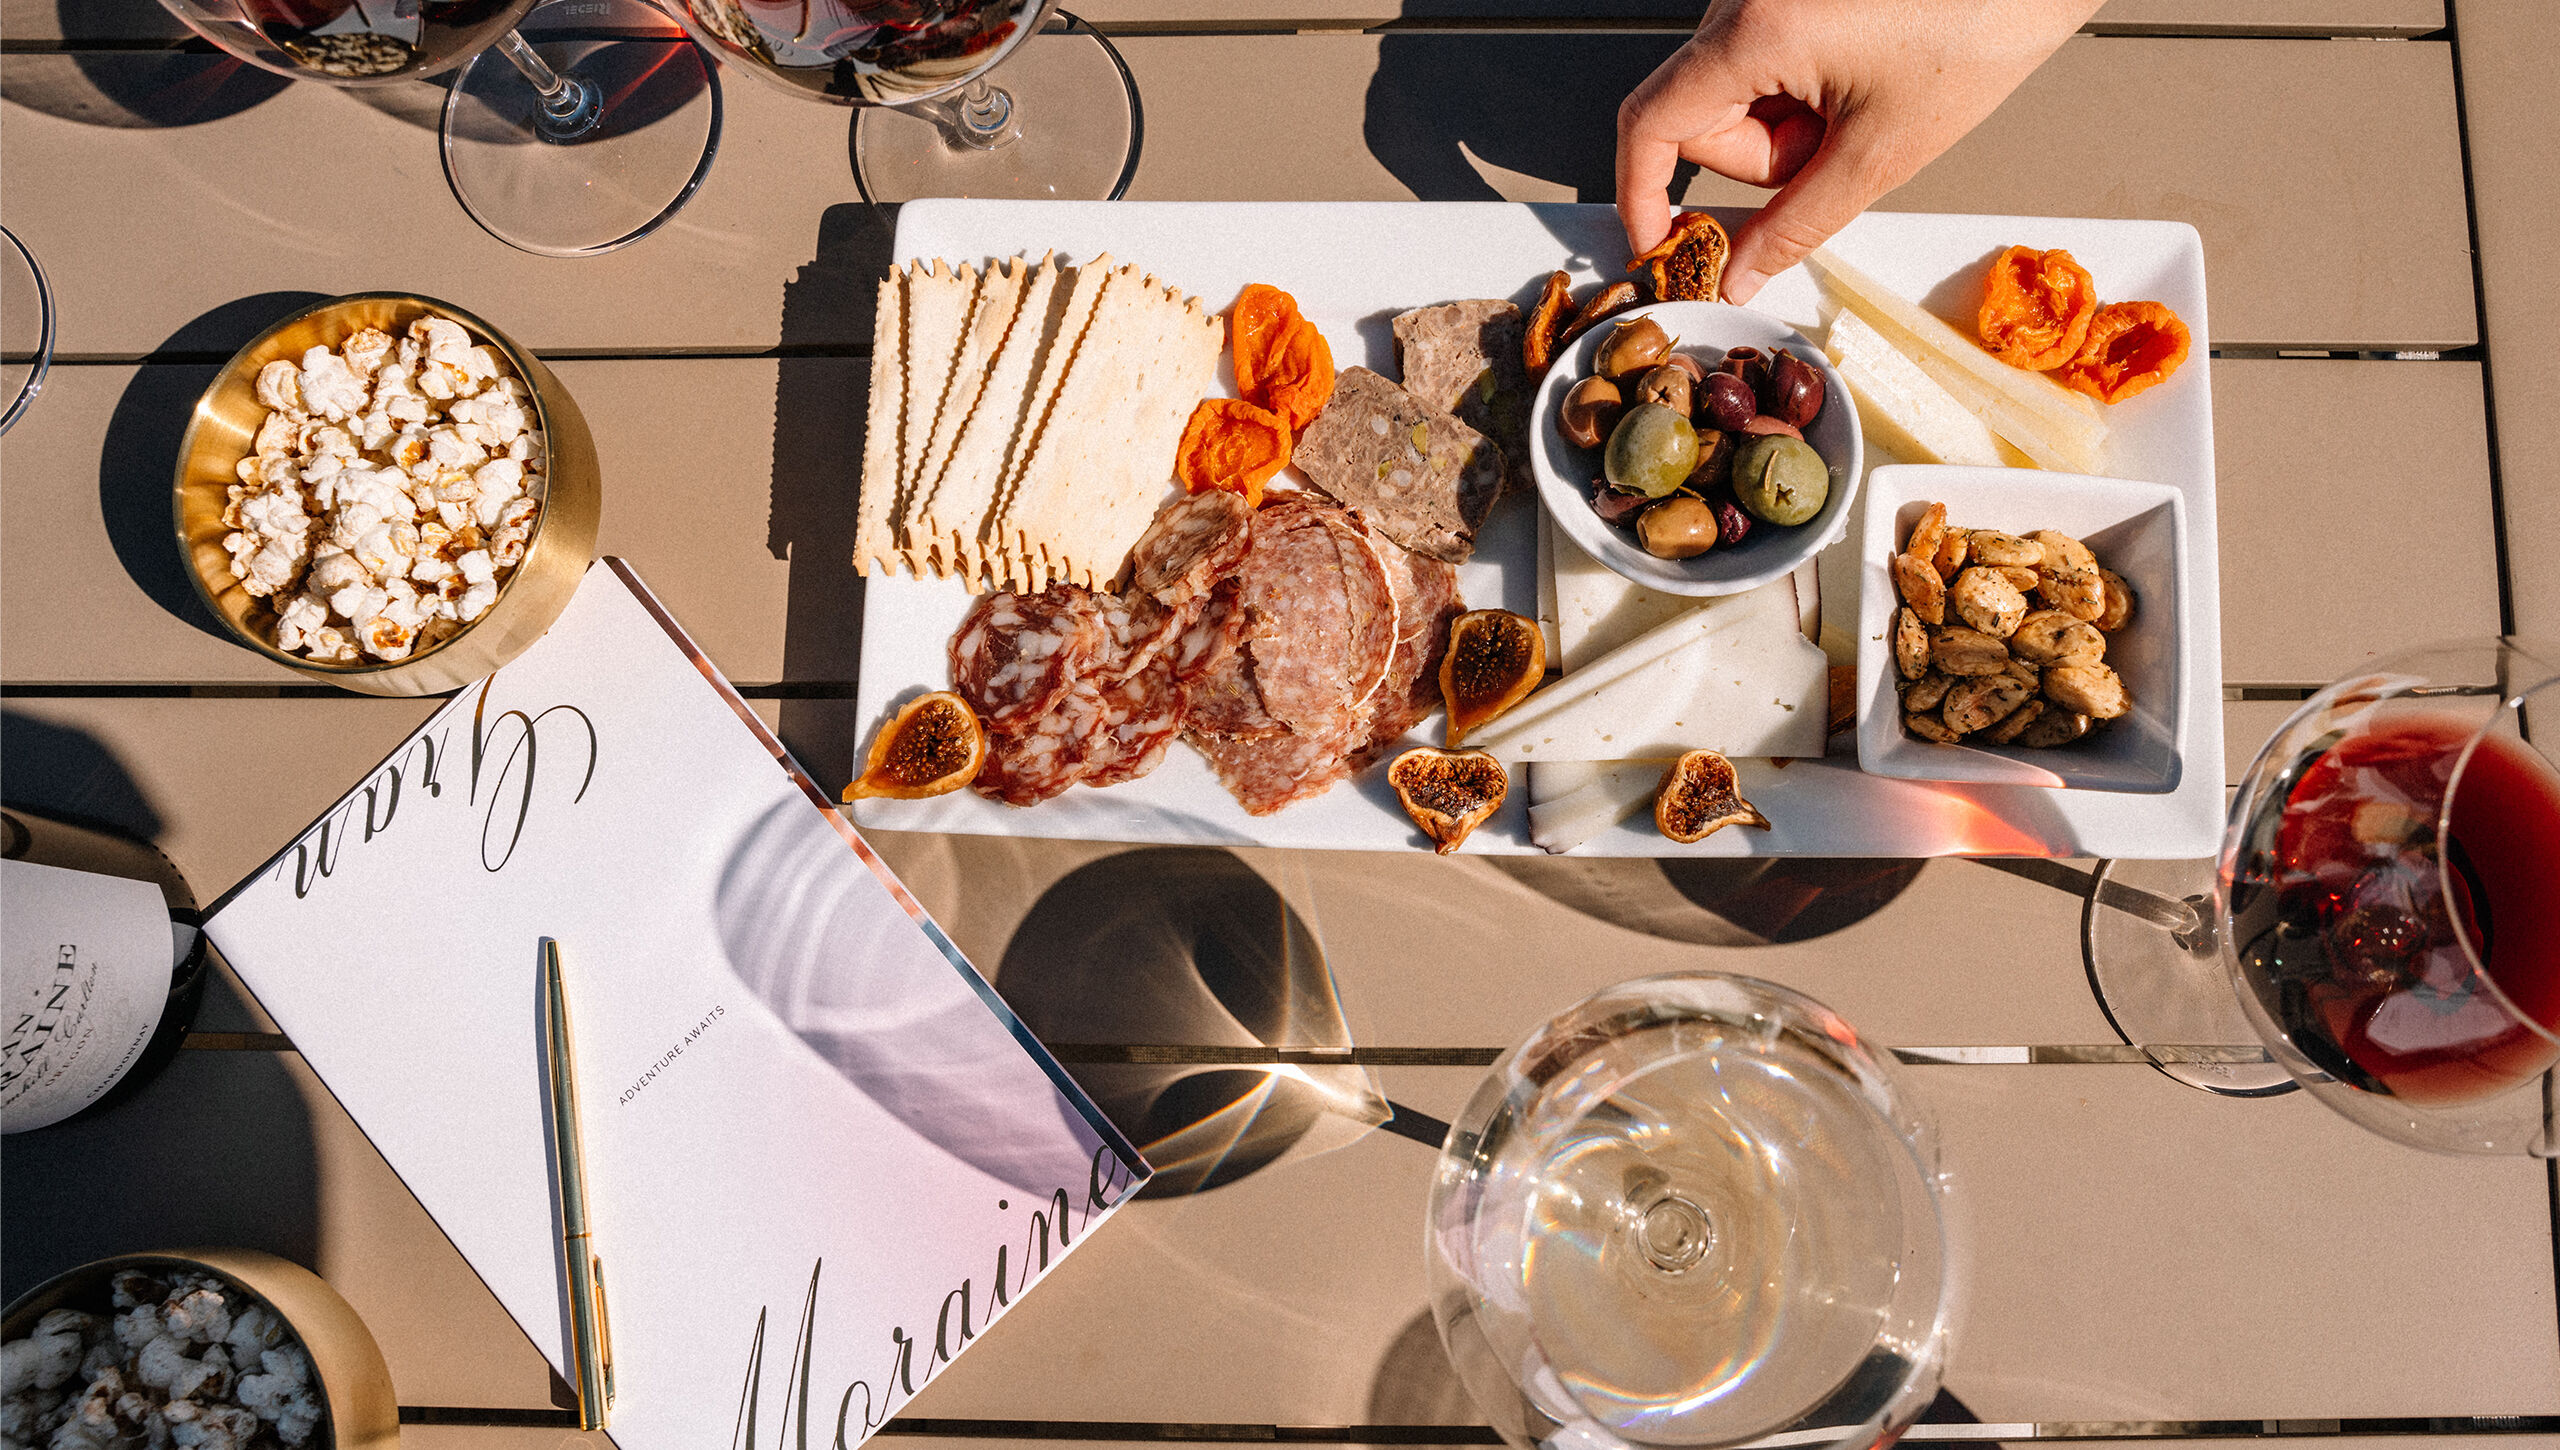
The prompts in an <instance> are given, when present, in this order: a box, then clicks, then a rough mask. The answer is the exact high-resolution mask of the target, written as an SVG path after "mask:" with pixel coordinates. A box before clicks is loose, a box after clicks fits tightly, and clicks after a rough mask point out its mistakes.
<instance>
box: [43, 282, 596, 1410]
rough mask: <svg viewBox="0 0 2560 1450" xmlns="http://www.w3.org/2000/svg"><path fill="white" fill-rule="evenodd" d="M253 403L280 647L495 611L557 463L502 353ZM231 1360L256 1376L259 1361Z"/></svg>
mask: <svg viewBox="0 0 2560 1450" xmlns="http://www.w3.org/2000/svg"><path fill="white" fill-rule="evenodd" d="M256 391H257V396H258V400H259V401H260V402H261V403H263V404H265V405H266V407H267V408H268V409H269V412H268V415H267V417H266V418H265V419H264V420H263V421H262V422H261V423H260V425H259V427H258V431H257V434H256V438H255V447H254V449H253V450H252V452H251V453H250V454H249V456H248V457H245V458H243V459H241V460H240V462H239V464H238V466H237V467H236V468H235V470H234V472H235V474H236V475H237V477H238V478H239V480H240V481H239V482H238V483H237V484H235V485H233V486H231V487H230V488H229V489H228V490H227V491H226V494H225V502H224V507H223V514H222V520H223V525H224V527H225V528H227V529H229V530H231V531H232V532H230V533H229V534H227V535H226V536H225V537H224V539H223V547H224V549H225V551H226V552H227V553H229V555H230V556H231V572H232V574H233V576H234V577H235V578H237V579H239V580H240V582H241V586H242V587H243V588H244V589H246V590H248V591H249V592H250V593H251V594H254V595H259V596H262V597H265V598H268V599H270V600H271V601H272V602H273V607H274V610H275V625H274V635H273V638H274V641H275V644H276V647H277V648H278V649H281V650H283V651H285V652H287V653H289V654H298V655H301V656H302V657H304V658H306V659H310V660H313V661H315V662H321V663H355V662H357V661H359V660H364V659H374V660H385V661H388V660H397V659H405V658H408V657H409V656H410V655H412V654H414V653H416V652H417V651H418V650H420V649H425V648H429V647H432V646H433V645H435V644H437V643H440V642H441V641H443V640H446V639H450V638H452V637H453V636H454V635H455V634H456V633H459V632H460V630H461V628H462V626H463V625H464V624H465V623H468V622H470V621H472V620H475V619H478V618H479V617H480V616H481V615H483V614H486V613H487V612H488V611H489V608H490V606H492V605H493V604H495V603H496V602H497V597H498V591H499V589H500V588H501V587H503V586H504V584H505V582H506V576H507V574H508V573H509V572H510V571H511V570H513V569H514V568H515V567H516V566H517V565H519V564H521V563H522V562H523V561H524V555H525V550H526V548H527V547H528V546H529V545H530V543H531V541H532V537H533V530H534V527H535V524H536V521H537V520H538V519H539V517H540V514H541V508H542V504H541V498H540V494H541V491H542V489H543V486H544V482H545V479H544V466H545V463H546V462H547V455H546V453H545V449H544V439H543V436H542V432H541V430H540V429H538V428H536V427H535V426H534V411H533V402H532V398H533V394H532V392H531V390H529V389H528V388H527V387H526V386H525V384H524V381H523V380H522V379H521V378H517V377H515V376H513V375H511V374H510V373H508V371H507V369H506V362H505V359H504V358H503V357H501V356H500V355H499V353H498V352H497V350H496V349H494V348H492V347H489V346H486V345H482V344H475V343H473V341H472V340H471V334H470V333H469V332H468V331H466V330H465V329H464V328H463V327H462V326H461V325H460V324H459V323H456V322H453V321H451V320H450V319H447V318H442V317H423V318H420V319H418V320H417V321H416V322H414V323H411V324H410V325H409V327H408V328H407V329H406V331H405V332H404V333H403V334H402V335H401V336H399V337H396V338H395V337H394V336H392V335H391V334H390V333H387V332H383V331H381V330H379V329H376V328H366V329H364V330H363V331H361V332H358V333H356V334H355V335H354V336H352V337H349V338H348V339H347V340H346V342H345V343H343V344H342V345H341V346H340V347H339V348H338V349H337V350H336V351H335V352H332V351H331V350H329V349H328V348H312V349H310V350H309V351H307V352H305V353H304V354H303V355H302V357H301V360H300V361H299V362H298V363H296V362H292V361H287V360H282V359H279V360H278V361H275V362H271V363H269V364H267V365H266V367H264V368H262V369H261V370H260V371H259V373H258V378H257V384H256ZM119 1307H120V1308H127V1309H141V1308H145V1307H150V1308H151V1309H152V1312H154V1313H157V1312H159V1311H158V1309H157V1307H156V1304H155V1305H152V1306H145V1305H142V1304H141V1303H139V1302H137V1303H136V1304H134V1305H131V1306H125V1305H119ZM125 1323H126V1321H125V1319H124V1318H123V1317H119V1319H118V1320H117V1323H116V1332H118V1333H123V1332H125ZM146 1327H147V1328H148V1329H149V1333H148V1334H146V1335H145V1336H144V1337H145V1338H146V1339H149V1338H155V1337H160V1336H161V1335H162V1334H163V1333H164V1332H169V1333H175V1334H176V1335H177V1337H178V1338H180V1339H185V1338H187V1334H186V1333H185V1332H180V1331H175V1330H171V1329H170V1326H167V1325H164V1324H159V1323H157V1322H156V1321H154V1322H153V1323H152V1324H150V1325H148V1326H145V1325H144V1324H143V1323H141V1322H140V1321H136V1322H135V1328H134V1331H133V1332H135V1333H142V1332H143V1330H144V1329H145V1328H146ZM211 1340H212V1341H215V1342H227V1341H226V1340H225V1339H224V1336H223V1335H222V1334H221V1333H215V1334H213V1335H212V1336H211ZM129 1347H134V1346H129ZM261 1352H263V1349H262V1350H261ZM227 1353H230V1354H231V1355H232V1356H233V1362H236V1363H238V1364H239V1365H240V1366H241V1367H242V1370H243V1372H244V1375H245V1374H246V1371H247V1370H248V1369H249V1367H250V1366H251V1364H252V1361H251V1360H249V1359H246V1358H240V1357H239V1355H238V1346H236V1345H235V1346H233V1349H232V1350H231V1351H227ZM191 1362H200V1360H199V1361H191ZM154 1367H155V1370H157V1369H159V1368H162V1366H161V1364H160V1362H159V1361H158V1360H155V1361H154ZM149 1388H152V1389H155V1390H156V1389H158V1388H161V1387H159V1386H150V1387H149ZM66 1413H67V1411H66ZM205 1433H206V1434H207V1435H209V1436H211V1437H212V1438H211V1439H210V1440H208V1441H206V1442H205V1443H207V1444H214V1442H216V1441H219V1440H220V1438H221V1436H220V1433H219V1431H218V1429H217V1430H207V1431H206V1432H205ZM172 1443H175V1442H169V1441H166V1440H165V1439H164V1440H163V1441H160V1442H155V1443H154V1444H153V1445H152V1446H151V1447H149V1450H170V1445H171V1444H172ZM0 1450H15V1447H0ZM66 1450H76V1447H66ZM123 1450H134V1447H132V1446H125V1447H123ZM215 1450H220V1447H219V1446H218V1445H216V1446H215Z"/></svg>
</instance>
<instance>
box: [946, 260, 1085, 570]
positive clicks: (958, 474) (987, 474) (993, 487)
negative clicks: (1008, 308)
mask: <svg viewBox="0 0 2560 1450" xmlns="http://www.w3.org/2000/svg"><path fill="white" fill-rule="evenodd" d="M1061 279H1062V273H1061V271H1060V269H1059V266H1058V263H1057V257H1056V254H1055V253H1051V254H1050V255H1049V256H1046V257H1043V258H1041V259H1040V265H1039V266H1037V267H1035V268H1033V269H1031V271H1030V272H1029V273H1028V275H1027V276H1026V277H1025V279H1024V282H1023V285H1022V288H1021V294H1020V297H1019V299H1018V301H1017V302H1016V304H1015V307H1014V310H1013V317H1012V320H1011V324H1010V326H1008V327H1007V329H1006V330H1005V334H1004V336H1003V337H1002V338H1001V339H999V340H998V341H997V343H996V345H995V349H994V351H993V353H992V355H991V358H990V362H989V366H988V367H987V370H986V376H985V381H984V382H983V383H982V384H981V385H980V386H979V389H978V396H977V403H976V406H975V407H974V408H972V409H971V410H970V412H969V416H968V418H967V419H966V420H965V421H964V422H963V423H962V424H961V426H960V433H959V436H958V438H956V439H955V440H954V441H953V443H952V446H951V456H950V458H949V459H948V460H947V461H946V462H945V463H944V464H943V467H942V476H941V478H940V479H939V480H938V481H937V482H936V483H935V485H934V490H933V497H932V499H931V500H930V502H929V503H928V504H927V505H926V507H925V508H924V509H923V511H922V512H921V514H920V516H919V518H918V520H917V527H918V528H919V529H922V530H924V531H925V532H927V533H929V534H931V535H932V537H933V538H934V539H935V540H936V542H937V545H938V546H939V547H941V548H943V549H944V550H945V551H946V552H945V554H944V557H945V558H947V559H949V560H951V561H952V564H953V566H954V567H955V568H957V569H959V570H960V571H961V572H962V573H963V575H964V576H965V577H968V578H971V579H996V578H999V577H1000V576H1001V575H1003V573H1004V572H1005V571H1003V570H1001V569H1000V568H998V567H996V565H995V564H994V561H992V560H990V559H989V557H988V551H987V550H986V549H985V548H984V547H983V546H982V544H981V531H982V529H983V528H984V526H985V524H986V522H987V520H988V518H989V517H990V516H991V515H992V514H993V513H994V511H995V506H996V501H997V496H998V493H999V491H1000V485H1001V484H1002V481H1003V477H1004V471H1005V465H1006V463H1007V462H1008V460H1009V459H1010V457H1011V450H1012V448H1013V445H1014V440H1015V439H1016V438H1017V437H1018V436H1019V435H1020V433H1021V430H1022V424H1023V420H1024V418H1025V417H1026V416H1027V415H1028V414H1029V413H1030V412H1031V398H1030V396H1029V389H1030V387H1031V382H1032V379H1033V377H1034V375H1035V373H1036V371H1037V369H1038V366H1039V362H1040V355H1041V351H1042V349H1043V348H1045V347H1046V346H1047V345H1048V343H1049V341H1050V339H1051V338H1052V337H1053V336H1054V335H1055V332H1056V329H1057V325H1058V320H1059V317H1060V316H1061V315H1062V313H1063V312H1064V309H1065V303H1066V294H1065V292H1064V291H1062V290H1061V289H1060V287H1059V285H1058V284H1059V282H1060V280H1061Z"/></svg>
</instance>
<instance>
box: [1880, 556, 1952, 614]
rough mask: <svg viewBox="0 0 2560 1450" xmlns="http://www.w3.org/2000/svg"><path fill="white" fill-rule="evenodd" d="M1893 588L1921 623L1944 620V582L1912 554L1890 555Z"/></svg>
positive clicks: (1945, 596)
mask: <svg viewBox="0 0 2560 1450" xmlns="http://www.w3.org/2000/svg"><path fill="white" fill-rule="evenodd" d="M1893 587H1894V588H1895V589H1897V590H1899V591H1900V592H1901V594H1902V602H1903V603H1905V604H1907V605H1909V606H1911V612H1912V613H1913V614H1916V615H1918V616H1920V622H1921V623H1923V624H1944V623H1946V622H1947V585H1946V581H1945V580H1943V579H1940V578H1939V577H1938V571H1937V570H1935V569H1933V568H1931V567H1930V566H1929V565H1928V564H1926V563H1924V562H1923V561H1922V560H1921V559H1920V558H1919V557H1918V556H1917V555H1914V554H1896V555H1894V556H1893Z"/></svg>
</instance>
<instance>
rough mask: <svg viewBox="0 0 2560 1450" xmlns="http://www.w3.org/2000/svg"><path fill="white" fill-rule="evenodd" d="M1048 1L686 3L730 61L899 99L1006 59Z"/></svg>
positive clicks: (874, 99) (857, 95)
mask: <svg viewBox="0 0 2560 1450" xmlns="http://www.w3.org/2000/svg"><path fill="white" fill-rule="evenodd" d="M1040 5H1041V0H685V9H686V10H687V12H688V13H690V14H691V15H692V17H693V21H694V29H695V31H696V33H697V34H698V35H699V36H700V37H701V38H703V39H704V40H706V41H708V42H709V43H711V44H713V45H715V46H717V47H719V49H720V51H721V53H722V56H723V58H724V59H726V60H729V61H731V62H734V63H737V64H741V65H744V66H746V67H748V68H750V69H752V70H754V71H756V72H757V73H758V74H761V75H764V76H768V77H771V78H773V79H776V80H779V81H782V82H784V83H785V84H787V85H791V86H794V87H797V88H798V89H800V90H802V91H806V92H809V93H812V94H814V95H816V96H818V97H820V98H822V99H826V100H833V101H837V102H840V103H842V104H845V105H865V104H877V105H892V106H893V105H897V104H899V103H901V102H904V101H912V100H918V99H921V98H923V97H926V96H930V95H934V94H936V93H939V92H942V91H947V90H950V89H951V88H953V87H954V86H957V85H959V84H960V83H962V82H963V81H966V80H968V79H969V78H970V77H972V76H974V75H977V74H978V73H979V72H981V71H984V70H986V69H988V68H989V67H991V66H993V65H994V64H995V63H996V62H997V61H999V60H1001V59H1003V58H1004V55H1005V53H1006V51H1007V50H1009V49H1010V48H1011V45H1012V43H1013V42H1014V41H1016V40H1018V39H1020V38H1021V37H1022V36H1023V35H1024V34H1026V33H1028V30H1029V28H1030V26H1031V25H1032V23H1033V22H1034V20H1035V19H1036V18H1037V17H1038V15H1039V13H1040Z"/></svg>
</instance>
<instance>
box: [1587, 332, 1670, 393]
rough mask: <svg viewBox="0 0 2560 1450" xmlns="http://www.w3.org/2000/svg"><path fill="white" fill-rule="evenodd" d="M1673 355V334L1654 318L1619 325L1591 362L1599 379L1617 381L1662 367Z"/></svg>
mask: <svg viewBox="0 0 2560 1450" xmlns="http://www.w3.org/2000/svg"><path fill="white" fill-rule="evenodd" d="M1670 352H1671V334H1669V333H1667V332H1664V331H1663V330H1662V324H1661V323H1658V322H1656V321H1654V320H1653V319H1652V318H1650V317H1639V318H1637V319H1635V320H1634V321H1632V322H1621V323H1619V324H1618V326H1617V330H1616V331H1614V332H1611V333H1610V334H1609V336H1608V338H1607V340H1605V341H1603V342H1602V343H1601V344H1600V351H1599V354H1598V355H1597V356H1596V357H1595V358H1593V359H1592V361H1593V363H1594V365H1595V366H1597V367H1598V368H1599V370H1600V376H1602V377H1604V378H1608V379H1611V380H1613V381H1614V380H1616V379H1619V378H1624V377H1626V376H1627V375H1629V374H1631V373H1642V372H1648V371H1651V370H1652V369H1654V368H1657V367H1660V366H1661V365H1662V360H1663V358H1665V357H1667V356H1669V355H1670Z"/></svg>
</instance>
